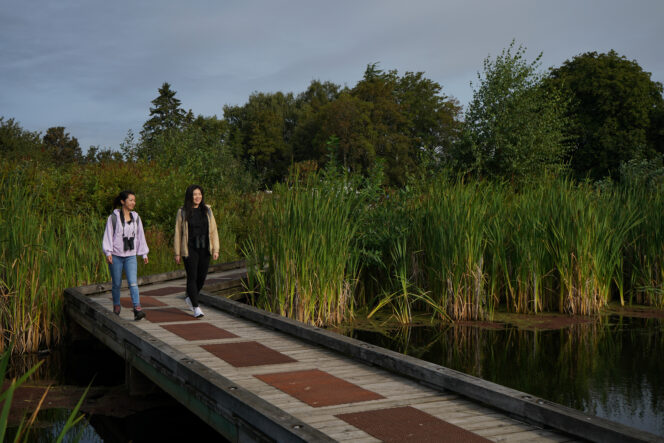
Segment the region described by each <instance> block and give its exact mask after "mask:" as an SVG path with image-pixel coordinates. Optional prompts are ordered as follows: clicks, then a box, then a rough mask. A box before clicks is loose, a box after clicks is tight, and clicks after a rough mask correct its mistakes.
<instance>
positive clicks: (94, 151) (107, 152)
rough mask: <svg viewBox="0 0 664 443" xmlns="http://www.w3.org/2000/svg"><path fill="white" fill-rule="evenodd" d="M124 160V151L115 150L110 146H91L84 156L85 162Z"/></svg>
mask: <svg viewBox="0 0 664 443" xmlns="http://www.w3.org/2000/svg"><path fill="white" fill-rule="evenodd" d="M122 160H123V156H122V152H120V151H113V150H111V149H110V148H100V147H99V146H90V147H89V148H88V152H86V153H85V156H84V157H83V161H84V162H85V163H106V162H120V161H122Z"/></svg>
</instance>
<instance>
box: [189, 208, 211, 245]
mask: <svg viewBox="0 0 664 443" xmlns="http://www.w3.org/2000/svg"><path fill="white" fill-rule="evenodd" d="M208 233H209V228H208V218H207V207H205V206H202V205H201V206H199V207H198V208H192V210H191V217H190V218H189V247H190V248H197V249H207V248H208V235H209V234H208Z"/></svg>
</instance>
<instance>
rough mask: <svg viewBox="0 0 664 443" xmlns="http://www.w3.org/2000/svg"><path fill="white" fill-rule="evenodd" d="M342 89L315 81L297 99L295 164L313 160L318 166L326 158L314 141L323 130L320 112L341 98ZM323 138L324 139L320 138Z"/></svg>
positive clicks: (294, 134)
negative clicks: (322, 156)
mask: <svg viewBox="0 0 664 443" xmlns="http://www.w3.org/2000/svg"><path fill="white" fill-rule="evenodd" d="M340 90H341V88H340V87H339V86H338V85H335V84H334V83H331V82H321V81H319V80H313V81H312V82H311V84H310V85H309V87H308V88H307V90H306V91H304V92H302V93H300V94H298V96H297V98H296V99H295V108H296V112H297V123H296V126H295V129H294V130H293V138H292V145H293V159H294V161H295V162H302V161H307V160H313V161H315V162H316V164H318V163H320V162H321V161H323V162H324V160H325V159H324V158H321V155H323V153H322V150H321V146H315V145H314V143H313V140H314V139H315V138H316V137H317V135H318V133H319V132H320V130H321V119H320V118H319V117H320V115H319V113H320V111H321V109H323V107H324V106H325V105H327V104H328V103H331V102H333V101H334V100H336V99H337V98H339V94H340ZM320 138H322V137H320Z"/></svg>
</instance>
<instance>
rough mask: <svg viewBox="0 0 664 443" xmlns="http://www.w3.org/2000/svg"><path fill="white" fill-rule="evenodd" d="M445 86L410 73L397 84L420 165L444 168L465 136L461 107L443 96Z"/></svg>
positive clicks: (412, 149)
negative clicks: (463, 134) (448, 156)
mask: <svg viewBox="0 0 664 443" xmlns="http://www.w3.org/2000/svg"><path fill="white" fill-rule="evenodd" d="M442 89H443V88H442V86H440V85H439V84H438V83H436V82H434V81H432V80H430V79H428V78H425V77H424V73H423V72H406V73H405V74H404V75H403V76H402V77H401V78H399V79H398V82H397V84H396V93H395V96H396V100H397V102H398V103H399V105H400V109H401V113H402V114H403V115H404V116H405V118H406V121H407V125H406V131H407V135H408V138H409V139H410V143H411V151H412V152H416V153H418V154H419V156H420V158H419V159H418V163H419V164H420V166H423V165H422V162H425V163H426V165H427V166H431V165H437V166H441V162H442V161H443V159H444V153H446V152H449V151H450V149H451V148H452V146H453V145H454V143H456V142H457V141H458V139H459V137H460V135H461V127H462V126H461V121H460V114H461V106H460V105H459V103H458V101H457V100H456V99H454V98H452V97H448V96H447V95H445V94H442Z"/></svg>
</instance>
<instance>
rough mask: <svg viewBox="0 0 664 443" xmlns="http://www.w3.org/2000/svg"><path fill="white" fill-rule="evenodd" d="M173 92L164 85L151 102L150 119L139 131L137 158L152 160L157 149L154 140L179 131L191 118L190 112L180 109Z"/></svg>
mask: <svg viewBox="0 0 664 443" xmlns="http://www.w3.org/2000/svg"><path fill="white" fill-rule="evenodd" d="M175 93H176V92H175V91H173V90H172V89H171V85H169V84H168V83H164V84H163V85H162V86H161V88H159V96H158V97H157V98H155V99H154V100H152V107H151V108H150V119H148V120H147V121H146V122H145V123H144V124H143V130H142V131H141V145H142V146H141V147H140V148H139V156H141V157H144V158H152V157H154V156H155V155H156V152H155V151H156V150H158V149H159V147H158V146H156V145H155V143H154V140H155V138H156V137H157V136H160V135H162V134H164V133H167V132H173V131H179V130H181V129H183V127H185V126H186V123H187V122H188V121H189V120H190V119H191V118H192V114H191V111H189V113H187V114H185V112H184V110H183V109H182V108H181V107H180V100H179V99H177V98H175Z"/></svg>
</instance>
